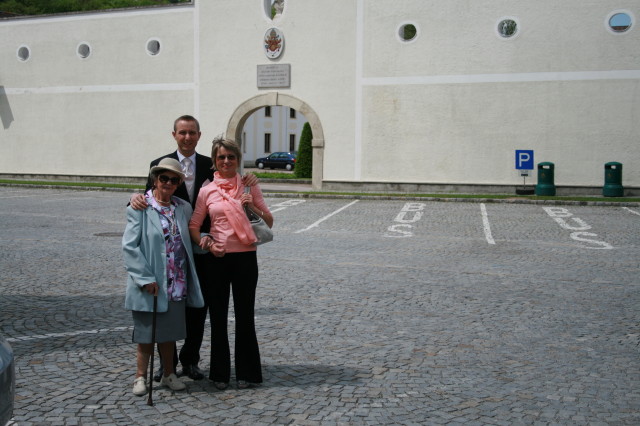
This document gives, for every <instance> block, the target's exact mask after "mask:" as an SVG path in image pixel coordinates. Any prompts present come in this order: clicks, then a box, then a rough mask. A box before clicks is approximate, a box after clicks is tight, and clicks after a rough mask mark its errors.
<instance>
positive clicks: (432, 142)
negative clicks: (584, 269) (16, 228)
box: [0, 0, 640, 188]
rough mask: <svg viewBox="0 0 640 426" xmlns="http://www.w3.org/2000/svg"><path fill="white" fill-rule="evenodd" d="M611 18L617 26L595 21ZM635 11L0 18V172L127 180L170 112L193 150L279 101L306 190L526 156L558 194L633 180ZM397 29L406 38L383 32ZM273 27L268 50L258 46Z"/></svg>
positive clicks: (403, 0) (622, 5) (354, 7)
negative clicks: (529, 153) (511, 31)
mask: <svg viewBox="0 0 640 426" xmlns="http://www.w3.org/2000/svg"><path fill="white" fill-rule="evenodd" d="M614 11H624V12H625V13H627V14H629V15H630V16H631V17H632V18H633V25H632V27H631V29H629V30H628V31H626V32H625V33H614V32H612V31H610V30H609V29H608V28H607V22H606V20H607V18H608V17H609V16H610V15H611V13H613V12H614ZM505 17H509V18H511V19H514V20H515V21H516V22H517V23H518V26H519V31H518V33H517V34H516V35H515V36H514V37H512V38H509V39H504V38H502V37H500V36H499V35H498V33H497V31H496V27H497V25H498V22H499V21H500V20H501V19H502V18H505ZM638 17H640V4H638V1H637V0H569V1H563V2H557V1H555V0H540V1H536V2H531V1H524V0H518V1H507V0H487V1H483V2H473V1H469V0H452V1H448V2H441V1H435V0H398V1H394V2H383V1H378V0H325V1H322V2H319V1H316V0H295V1H294V0H285V8H284V12H283V14H282V15H281V16H279V17H277V18H276V19H275V20H273V21H272V20H271V19H269V18H268V17H267V16H266V14H265V2H264V1H262V0H234V1H217V0H210V1H196V2H195V3H194V4H192V5H179V6H171V7H155V8H148V9H145V8H141V9H131V10H124V11H112V12H100V13H87V14H73V15H60V16H47V17H38V18H22V19H4V20H0V39H1V40H3V41H2V44H1V45H0V116H1V117H2V124H3V127H2V128H0V154H1V155H0V174H54V175H56V174H57V175H80V176H105V177H106V176H143V175H144V174H145V172H146V167H147V166H148V163H149V161H150V160H151V159H153V158H155V157H157V156H158V155H161V154H163V153H166V152H167V151H169V150H171V149H174V147H175V142H174V141H173V140H172V138H171V135H170V131H171V125H172V123H173V119H175V118H176V117H177V116H179V115H182V114H193V115H196V116H197V117H198V118H199V119H200V122H201V125H202V131H203V138H202V140H201V144H200V146H199V151H200V152H202V153H208V151H209V146H210V145H209V143H208V142H209V141H210V140H211V139H212V138H213V137H214V136H216V135H218V134H220V133H222V132H229V131H232V132H234V135H228V136H232V137H234V136H235V132H236V131H237V129H238V125H239V124H243V123H244V122H245V120H246V119H247V117H248V115H249V114H250V112H251V110H252V108H254V109H257V108H260V107H261V106H264V105H266V103H265V102H278V99H282V100H284V102H285V103H284V104H283V105H285V106H290V107H294V105H296V106H299V107H301V108H305V109H307V111H308V113H309V114H307V112H305V111H301V112H302V113H303V114H305V116H306V118H307V119H309V122H310V124H312V128H313V127H314V126H315V129H316V131H315V132H314V146H315V147H316V148H315V151H314V159H317V161H316V164H315V167H314V185H315V186H316V187H319V186H327V185H330V184H337V183H339V184H344V185H348V184H353V185H366V184H372V185H373V184H398V183H406V184H416V185H425V186H427V185H437V184H456V185H457V184H460V185H471V186H473V185H479V186H487V187H488V186H495V187H509V186H511V187H513V186H516V185H519V184H521V183H522V181H521V179H519V178H518V177H517V174H516V172H515V170H514V152H515V150H516V149H532V150H534V151H535V162H536V163H539V162H541V161H551V162H553V163H555V167H556V170H555V177H556V184H557V185H558V186H567V187H583V188H588V187H590V188H593V187H598V186H601V185H602V183H603V174H604V173H603V165H604V163H606V162H609V161H619V162H621V163H623V164H624V168H623V184H624V185H625V187H629V188H634V187H635V188H640V150H639V149H638V141H639V140H640V120H638V119H637V117H638V116H640V114H639V113H640V29H639V28H638V27H640V23H638ZM403 23H411V24H413V25H415V26H416V27H417V28H418V37H417V38H416V39H415V40H413V41H411V42H403V41H401V40H400V39H399V37H398V36H397V33H398V29H399V27H400V26H401V25H402V24H403ZM273 26H275V27H277V28H279V29H280V30H281V31H282V33H283V34H284V37H285V48H284V51H283V53H282V55H281V56H280V57H279V58H278V59H276V60H271V59H268V58H267V57H266V56H265V54H264V51H263V43H262V38H263V35H264V33H265V31H266V30H267V29H268V28H270V27H273ZM152 38H153V39H157V40H159V41H160V43H161V51H160V54H158V55H156V56H151V55H149V54H147V53H146V49H145V47H146V43H147V41H148V40H150V39H152ZM82 42H86V43H88V44H89V45H90V46H91V50H92V53H91V55H90V56H89V57H88V58H86V59H81V58H80V57H78V55H77V54H76V48H77V46H78V44H79V43H82ZM20 46H28V47H29V48H30V49H31V57H30V58H29V60H27V61H20V60H18V58H17V50H18V48H19V47H20ZM274 63H276V64H278V63H280V64H290V65H291V85H290V87H287V88H277V89H260V88H258V87H257V84H256V73H257V66H258V65H264V64H274ZM265 95H266V96H265ZM275 104H276V103H274V105H275ZM317 134H318V135H321V136H318V137H317V139H315V138H316V136H317ZM534 179H535V173H534V177H533V178H532V179H531V181H534Z"/></svg>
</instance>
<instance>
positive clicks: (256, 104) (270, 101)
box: [226, 92, 324, 189]
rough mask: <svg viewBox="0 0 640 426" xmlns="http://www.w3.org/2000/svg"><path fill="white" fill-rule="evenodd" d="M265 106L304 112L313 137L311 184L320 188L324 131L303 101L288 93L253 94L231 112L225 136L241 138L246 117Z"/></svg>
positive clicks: (315, 115)
mask: <svg viewBox="0 0 640 426" xmlns="http://www.w3.org/2000/svg"><path fill="white" fill-rule="evenodd" d="M265 106H285V107H289V108H293V109H295V110H296V111H299V112H300V113H301V114H304V116H305V118H306V119H307V121H308V122H309V125H310V126H311V132H312V133H313V139H312V141H311V146H312V147H313V171H312V180H311V184H312V187H313V189H322V164H323V158H324V133H323V132H322V125H321V124H320V119H319V118H318V115H317V114H316V112H315V111H314V110H313V109H312V108H311V107H310V106H309V105H308V104H306V103H305V102H303V101H301V100H300V99H298V98H295V97H293V96H290V95H285V94H282V93H278V92H269V93H265V94H262V95H258V96H254V97H253V98H250V99H247V100H246V101H245V102H243V103H242V104H240V105H239V106H238V108H236V110H235V111H234V112H233V115H232V116H231V118H230V119H229V123H228V124H227V131H226V136H227V137H231V138H233V139H234V140H236V141H241V140H242V129H243V128H244V124H245V122H246V121H247V119H248V118H249V117H250V116H251V114H253V113H254V112H255V111H256V110H258V109H260V108H263V107H265Z"/></svg>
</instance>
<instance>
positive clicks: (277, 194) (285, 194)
mask: <svg viewBox="0 0 640 426" xmlns="http://www.w3.org/2000/svg"><path fill="white" fill-rule="evenodd" d="M0 186H6V187H15V188H24V187H27V188H41V189H64V190H75V191H110V192H130V193H133V192H138V191H140V190H139V189H132V188H111V187H99V186H65V185H43V184H34V185H31V184H13V183H0ZM263 194H264V197H265V198H324V199H344V200H379V201H392V200H400V201H403V200H404V201H431V202H446V203H493V204H540V205H548V206H562V205H566V206H599V207H640V202H632V201H629V202H627V201H604V200H603V201H576V200H529V199H526V198H515V197H514V198H462V197H460V198H457V197H455V196H451V197H415V196H403V195H402V194H398V195H391V194H390V195H367V194H355V195H344V194H327V193H317V194H316V193H313V192H295V191H271V190H264V191H263Z"/></svg>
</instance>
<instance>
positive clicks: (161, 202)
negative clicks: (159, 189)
mask: <svg viewBox="0 0 640 426" xmlns="http://www.w3.org/2000/svg"><path fill="white" fill-rule="evenodd" d="M153 198H154V199H155V200H156V201H157V202H158V204H162V205H165V206H168V205H169V204H170V203H171V201H162V200H158V197H156V193H155V192H154V193H153Z"/></svg>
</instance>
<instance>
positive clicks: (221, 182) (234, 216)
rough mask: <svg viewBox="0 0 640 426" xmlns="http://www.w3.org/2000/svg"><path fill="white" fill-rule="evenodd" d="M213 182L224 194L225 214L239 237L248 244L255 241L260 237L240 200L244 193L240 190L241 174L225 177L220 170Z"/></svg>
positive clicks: (223, 205) (223, 206)
mask: <svg viewBox="0 0 640 426" xmlns="http://www.w3.org/2000/svg"><path fill="white" fill-rule="evenodd" d="M213 183H215V184H216V187H217V189H218V192H219V193H220V195H221V196H222V208H223V210H224V214H225V216H227V220H228V221H229V224H230V225H231V228H233V231H234V232H235V234H236V235H237V236H238V239H239V240H240V241H241V242H242V243H243V244H247V245H249V244H253V243H255V242H256V241H257V240H258V239H257V238H256V234H255V233H254V232H253V228H251V223H249V219H247V214H246V213H245V212H244V208H243V207H242V204H240V200H239V198H240V196H241V195H242V193H241V192H240V191H241V188H242V187H243V186H242V178H241V177H240V175H239V174H237V173H236V175H235V176H234V177H232V178H230V179H225V178H223V177H222V176H220V174H219V173H218V172H215V173H214V175H213Z"/></svg>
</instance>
